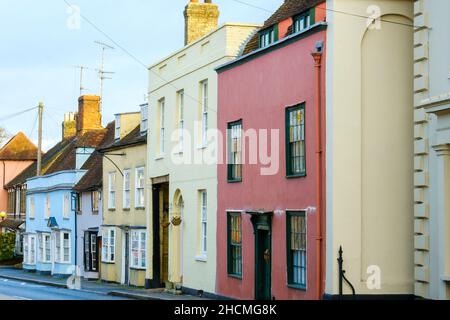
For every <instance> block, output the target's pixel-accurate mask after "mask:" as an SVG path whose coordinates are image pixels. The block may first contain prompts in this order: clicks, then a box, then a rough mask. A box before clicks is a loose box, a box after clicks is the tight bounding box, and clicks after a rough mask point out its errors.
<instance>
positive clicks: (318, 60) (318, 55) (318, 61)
mask: <svg viewBox="0 0 450 320" xmlns="http://www.w3.org/2000/svg"><path fill="white" fill-rule="evenodd" d="M322 46H323V43H322V44H320V45H319V43H318V44H317V45H316V52H314V53H312V57H313V59H314V62H315V64H314V69H315V77H316V81H315V95H316V101H315V127H316V207H317V210H316V217H317V218H316V274H317V277H316V288H317V300H321V299H322V242H323V239H322V155H323V151H322V112H321V100H322V99H321V77H320V73H321V67H322Z"/></svg>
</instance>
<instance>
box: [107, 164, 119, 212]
mask: <svg viewBox="0 0 450 320" xmlns="http://www.w3.org/2000/svg"><path fill="white" fill-rule="evenodd" d="M116 180H117V173H116V172H115V171H113V172H109V173H108V209H109V210H115V209H116V201H117V193H116V192H117V189H116Z"/></svg>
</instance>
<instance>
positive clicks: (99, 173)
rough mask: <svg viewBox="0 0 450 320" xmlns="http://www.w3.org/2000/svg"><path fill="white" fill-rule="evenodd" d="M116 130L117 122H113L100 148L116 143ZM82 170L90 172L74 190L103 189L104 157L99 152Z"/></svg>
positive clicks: (92, 156)
mask: <svg viewBox="0 0 450 320" xmlns="http://www.w3.org/2000/svg"><path fill="white" fill-rule="evenodd" d="M114 129H115V122H114V121H113V122H111V123H109V124H108V126H107V127H106V130H107V133H106V135H105V136H104V139H103V141H102V143H101V144H100V146H99V148H101V147H103V146H107V145H110V144H111V143H112V142H113V141H114ZM82 169H83V170H88V171H87V172H86V174H85V175H84V176H83V178H81V180H80V181H79V182H78V184H77V185H76V186H75V188H74V190H76V191H79V192H82V191H91V190H97V189H99V188H101V186H102V184H103V157H102V154H101V153H100V152H98V150H95V151H94V153H93V154H92V155H91V156H90V157H89V159H88V161H86V163H85V164H84V165H83V167H82Z"/></svg>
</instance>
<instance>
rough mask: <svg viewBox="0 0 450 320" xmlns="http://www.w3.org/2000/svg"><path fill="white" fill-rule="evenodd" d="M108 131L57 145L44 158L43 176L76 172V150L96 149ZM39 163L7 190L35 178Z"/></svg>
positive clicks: (91, 132) (12, 183)
mask: <svg viewBox="0 0 450 320" xmlns="http://www.w3.org/2000/svg"><path fill="white" fill-rule="evenodd" d="M106 132H107V130H106V129H100V130H92V131H88V132H86V133H84V134H83V135H81V136H75V137H70V138H67V139H64V140H62V141H60V142H59V143H57V144H56V145H55V146H54V147H53V148H52V149H50V150H49V151H48V152H47V153H46V154H45V155H44V156H43V158H42V174H44V175H47V174H52V173H56V172H59V171H65V170H74V169H75V167H76V149H77V148H79V147H88V148H96V147H98V146H99V145H100V143H101V142H102V141H103V139H104V137H105V135H106ZM36 171H37V163H36V162H35V163H33V164H32V165H30V166H29V167H28V168H26V169H25V170H24V171H23V172H22V173H21V174H20V175H18V176H17V177H16V178H14V179H13V180H12V181H11V182H10V183H8V185H7V186H6V188H10V187H13V186H15V185H20V184H23V183H25V181H26V180H27V179H29V178H32V177H35V176H36Z"/></svg>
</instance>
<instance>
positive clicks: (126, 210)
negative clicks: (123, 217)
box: [122, 208, 131, 212]
mask: <svg viewBox="0 0 450 320" xmlns="http://www.w3.org/2000/svg"><path fill="white" fill-rule="evenodd" d="M130 210H131V208H122V211H125V212H129V211H130Z"/></svg>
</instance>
